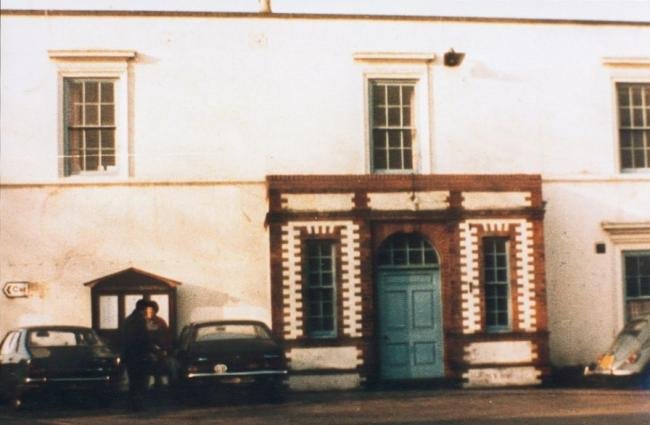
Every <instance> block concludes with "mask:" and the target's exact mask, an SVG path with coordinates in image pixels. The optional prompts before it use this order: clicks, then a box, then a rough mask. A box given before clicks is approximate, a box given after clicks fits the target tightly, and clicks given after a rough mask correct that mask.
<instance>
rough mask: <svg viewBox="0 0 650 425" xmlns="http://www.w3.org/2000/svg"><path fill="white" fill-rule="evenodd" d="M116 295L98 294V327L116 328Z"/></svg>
mask: <svg viewBox="0 0 650 425" xmlns="http://www.w3.org/2000/svg"><path fill="white" fill-rule="evenodd" d="M117 315H118V309H117V295H100V296H99V329H117V327H118V318H117Z"/></svg>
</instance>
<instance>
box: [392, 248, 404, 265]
mask: <svg viewBox="0 0 650 425" xmlns="http://www.w3.org/2000/svg"><path fill="white" fill-rule="evenodd" d="M393 264H395V265H396V266H401V265H404V264H406V251H405V250H402V249H396V250H394V251H393Z"/></svg>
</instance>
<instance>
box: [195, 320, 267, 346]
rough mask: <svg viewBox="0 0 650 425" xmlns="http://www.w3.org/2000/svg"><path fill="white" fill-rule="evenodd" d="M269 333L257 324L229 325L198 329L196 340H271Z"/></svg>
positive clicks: (207, 326)
mask: <svg viewBox="0 0 650 425" xmlns="http://www.w3.org/2000/svg"><path fill="white" fill-rule="evenodd" d="M270 338H271V335H269V333H268V331H267V330H266V329H265V328H264V327H262V326H260V325H256V324H247V323H244V324H242V323H236V324H235V323H229V324H215V325H206V326H200V327H198V328H197V329H196V333H195V335H194V340H195V341H196V342H203V341H219V340H232V339H270Z"/></svg>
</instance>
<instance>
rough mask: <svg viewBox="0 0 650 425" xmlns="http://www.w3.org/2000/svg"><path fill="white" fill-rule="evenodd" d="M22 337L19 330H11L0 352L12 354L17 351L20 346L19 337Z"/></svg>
mask: <svg viewBox="0 0 650 425" xmlns="http://www.w3.org/2000/svg"><path fill="white" fill-rule="evenodd" d="M19 337H20V333H19V332H10V333H8V334H7V336H6V337H5V339H4V340H3V342H2V348H0V354H11V353H15V352H16V351H17V348H18V339H19Z"/></svg>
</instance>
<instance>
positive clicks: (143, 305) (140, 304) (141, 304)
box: [135, 298, 148, 313]
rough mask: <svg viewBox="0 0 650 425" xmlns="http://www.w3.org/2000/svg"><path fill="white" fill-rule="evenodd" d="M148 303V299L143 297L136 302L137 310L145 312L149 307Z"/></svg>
mask: <svg viewBox="0 0 650 425" xmlns="http://www.w3.org/2000/svg"><path fill="white" fill-rule="evenodd" d="M147 304H148V302H147V300H145V299H144V298H141V299H139V300H138V302H137V303H135V310H136V311H139V312H142V313H144V311H145V309H146V308H147Z"/></svg>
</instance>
